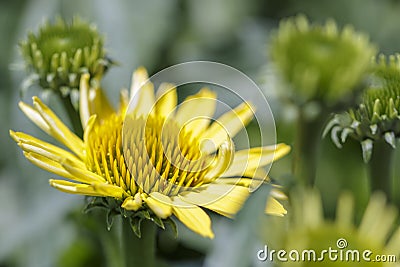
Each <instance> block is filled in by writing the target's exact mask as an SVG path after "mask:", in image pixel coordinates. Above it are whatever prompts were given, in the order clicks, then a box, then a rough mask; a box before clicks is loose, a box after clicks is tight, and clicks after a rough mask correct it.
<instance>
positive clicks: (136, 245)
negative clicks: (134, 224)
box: [122, 218, 156, 267]
mask: <svg viewBox="0 0 400 267" xmlns="http://www.w3.org/2000/svg"><path fill="white" fill-rule="evenodd" d="M122 250H123V253H124V256H125V267H136V266H141V267H154V266H155V250H156V225H155V224H154V223H153V222H150V221H147V220H144V221H142V223H141V238H138V237H137V236H136V235H135V234H134V233H133V231H132V228H131V225H130V222H129V219H126V218H124V219H123V220H122Z"/></svg>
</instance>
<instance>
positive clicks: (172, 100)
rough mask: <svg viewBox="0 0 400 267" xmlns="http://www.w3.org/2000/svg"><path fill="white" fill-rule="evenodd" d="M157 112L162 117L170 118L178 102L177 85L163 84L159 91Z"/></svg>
mask: <svg viewBox="0 0 400 267" xmlns="http://www.w3.org/2000/svg"><path fill="white" fill-rule="evenodd" d="M157 94H158V96H157V101H156V106H155V108H156V111H157V114H158V115H160V116H164V117H168V116H169V115H170V113H171V112H173V111H174V109H175V108H176V105H177V102H178V96H177V93H176V88H175V85H173V84H170V83H162V84H161V85H160V87H159V89H158V91H157Z"/></svg>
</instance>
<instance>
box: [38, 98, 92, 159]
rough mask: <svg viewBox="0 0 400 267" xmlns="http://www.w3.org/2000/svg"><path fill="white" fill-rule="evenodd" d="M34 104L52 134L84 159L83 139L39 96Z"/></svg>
mask: <svg viewBox="0 0 400 267" xmlns="http://www.w3.org/2000/svg"><path fill="white" fill-rule="evenodd" d="M33 104H34V107H35V109H36V111H37V112H39V114H40V115H41V116H42V118H43V120H45V121H46V123H47V125H48V126H49V127H50V135H51V136H53V137H54V138H56V139H57V140H58V141H60V142H61V143H63V144H64V145H65V146H66V147H68V148H69V149H71V150H72V151H73V152H74V153H75V154H76V155H78V156H79V157H80V158H81V159H84V157H85V155H84V144H83V141H82V140H81V139H80V138H79V137H78V136H76V135H75V134H74V133H73V132H71V131H70V130H69V129H68V127H67V126H65V124H64V123H63V122H62V121H61V120H60V119H59V118H58V117H57V116H56V115H55V114H54V113H53V112H52V111H51V110H50V109H49V108H48V107H47V106H46V105H45V104H43V103H42V101H40V99H39V98H38V97H33Z"/></svg>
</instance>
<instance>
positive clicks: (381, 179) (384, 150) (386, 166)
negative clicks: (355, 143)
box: [368, 141, 394, 201]
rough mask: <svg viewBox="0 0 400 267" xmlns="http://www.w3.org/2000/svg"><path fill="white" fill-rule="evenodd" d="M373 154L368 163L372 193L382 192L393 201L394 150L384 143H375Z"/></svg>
mask: <svg viewBox="0 0 400 267" xmlns="http://www.w3.org/2000/svg"><path fill="white" fill-rule="evenodd" d="M373 149H374V150H373V153H372V156H371V159H370V161H369V162H368V173H369V178H370V183H371V192H373V191H382V192H383V193H385V194H386V197H387V198H388V200H389V201H390V200H392V197H393V196H392V182H393V180H392V175H393V158H394V149H393V148H392V147H391V146H390V145H388V144H387V143H385V142H383V141H378V142H375V143H374V148H373Z"/></svg>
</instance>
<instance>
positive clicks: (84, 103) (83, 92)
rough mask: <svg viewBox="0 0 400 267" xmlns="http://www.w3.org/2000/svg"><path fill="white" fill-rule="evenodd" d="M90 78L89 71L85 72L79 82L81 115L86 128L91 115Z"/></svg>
mask: <svg viewBox="0 0 400 267" xmlns="http://www.w3.org/2000/svg"><path fill="white" fill-rule="evenodd" d="M89 79H90V75H89V74H88V73H86V74H83V75H82V76H81V80H80V84H79V115H80V118H81V123H82V128H83V129H85V127H86V124H87V122H88V120H89V118H90V115H91V114H90V108H89V90H90V86H89Z"/></svg>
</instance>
